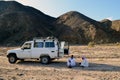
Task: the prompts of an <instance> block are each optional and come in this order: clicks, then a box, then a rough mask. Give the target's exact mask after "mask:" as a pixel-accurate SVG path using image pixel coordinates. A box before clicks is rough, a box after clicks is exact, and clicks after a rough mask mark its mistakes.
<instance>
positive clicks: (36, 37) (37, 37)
mask: <svg viewBox="0 0 120 80" xmlns="http://www.w3.org/2000/svg"><path fill="white" fill-rule="evenodd" d="M36 39H57V38H55V37H34V38H33V40H36Z"/></svg>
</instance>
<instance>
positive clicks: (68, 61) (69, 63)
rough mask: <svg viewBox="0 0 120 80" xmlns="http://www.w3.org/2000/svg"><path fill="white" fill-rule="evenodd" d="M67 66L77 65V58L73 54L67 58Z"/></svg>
mask: <svg viewBox="0 0 120 80" xmlns="http://www.w3.org/2000/svg"><path fill="white" fill-rule="evenodd" d="M67 66H68V67H69V68H71V67H74V66H76V62H75V58H74V57H73V55H71V57H70V58H69V59H68V60H67Z"/></svg>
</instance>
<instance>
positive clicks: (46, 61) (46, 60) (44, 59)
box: [40, 56, 50, 64]
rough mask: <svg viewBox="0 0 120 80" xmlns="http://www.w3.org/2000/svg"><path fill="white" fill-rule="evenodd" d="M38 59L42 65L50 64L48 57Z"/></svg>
mask: <svg viewBox="0 0 120 80" xmlns="http://www.w3.org/2000/svg"><path fill="white" fill-rule="evenodd" d="M40 59H41V63H42V64H48V63H49V62H50V58H49V57H48V56H42V57H41V58H40Z"/></svg>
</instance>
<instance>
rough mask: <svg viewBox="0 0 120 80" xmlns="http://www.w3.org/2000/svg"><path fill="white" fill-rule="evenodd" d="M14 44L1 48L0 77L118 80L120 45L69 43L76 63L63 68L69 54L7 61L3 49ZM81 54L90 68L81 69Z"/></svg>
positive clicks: (0, 79)
mask: <svg viewBox="0 0 120 80" xmlns="http://www.w3.org/2000/svg"><path fill="white" fill-rule="evenodd" d="M11 48H13V47H9V48H8V47H0V80H120V47H119V46H95V47H88V46H71V47H70V53H71V55H72V54H73V55H74V56H75V58H76V62H77V66H76V67H74V68H67V67H66V60H67V58H68V56H65V57H64V58H61V59H59V60H54V61H53V62H52V63H51V64H49V65H43V64H41V63H40V62H39V61H37V60H26V61H24V62H21V61H18V62H17V63H16V64H10V63H9V62H8V60H7V58H6V51H7V50H8V49H11ZM81 56H86V57H87V59H88V61H89V63H90V67H88V68H81V67H79V64H78V63H79V62H81Z"/></svg>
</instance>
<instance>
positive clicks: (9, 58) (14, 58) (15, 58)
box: [8, 55, 17, 64]
mask: <svg viewBox="0 0 120 80" xmlns="http://www.w3.org/2000/svg"><path fill="white" fill-rule="evenodd" d="M8 60H9V63H11V64H14V63H15V62H16V61H17V57H16V56H15V55H10V56H9V57H8Z"/></svg>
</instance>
